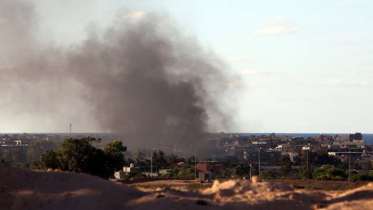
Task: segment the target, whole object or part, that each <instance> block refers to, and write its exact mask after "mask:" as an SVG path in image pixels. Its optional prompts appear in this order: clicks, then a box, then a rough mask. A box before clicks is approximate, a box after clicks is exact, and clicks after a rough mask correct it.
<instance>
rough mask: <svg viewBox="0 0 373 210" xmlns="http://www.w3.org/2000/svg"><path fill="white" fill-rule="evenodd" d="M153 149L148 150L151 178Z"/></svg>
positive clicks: (151, 174)
mask: <svg viewBox="0 0 373 210" xmlns="http://www.w3.org/2000/svg"><path fill="white" fill-rule="evenodd" d="M153 149H154V148H152V149H151V150H150V157H151V158H150V176H153Z"/></svg>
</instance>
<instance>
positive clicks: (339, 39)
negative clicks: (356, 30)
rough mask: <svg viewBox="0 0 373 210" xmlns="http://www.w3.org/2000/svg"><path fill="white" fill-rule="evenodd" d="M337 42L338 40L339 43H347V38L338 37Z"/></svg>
mask: <svg viewBox="0 0 373 210" xmlns="http://www.w3.org/2000/svg"><path fill="white" fill-rule="evenodd" d="M335 41H336V42H338V43H339V44H345V43H347V40H346V39H345V38H341V37H340V38H336V39H335Z"/></svg>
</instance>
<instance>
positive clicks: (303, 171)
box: [0, 137, 373, 181]
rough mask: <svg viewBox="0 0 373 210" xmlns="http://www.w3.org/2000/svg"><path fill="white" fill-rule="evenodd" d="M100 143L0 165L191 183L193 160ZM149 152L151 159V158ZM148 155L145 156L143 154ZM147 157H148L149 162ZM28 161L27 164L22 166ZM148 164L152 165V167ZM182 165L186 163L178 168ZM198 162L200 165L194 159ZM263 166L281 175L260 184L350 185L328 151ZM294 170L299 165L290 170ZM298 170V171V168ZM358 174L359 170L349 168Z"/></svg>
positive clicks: (17, 156) (61, 144)
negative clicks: (155, 175)
mask: <svg viewBox="0 0 373 210" xmlns="http://www.w3.org/2000/svg"><path fill="white" fill-rule="evenodd" d="M100 141H101V140H100V139H96V138H92V137H85V138H81V139H75V138H69V139H66V140H64V141H61V140H57V141H48V140H35V141H33V142H32V143H31V144H30V145H29V147H28V150H25V151H23V150H22V149H21V148H20V149H17V150H14V151H12V152H11V153H8V154H0V157H1V162H10V163H24V165H23V166H25V167H31V168H36V169H48V168H52V169H60V170H66V171H72V172H82V173H88V174H92V175H95V176H100V177H104V178H108V177H111V176H113V174H114V172H115V171H118V170H121V169H122V167H123V166H125V165H129V164H130V163H135V165H136V167H137V168H138V169H139V170H138V173H130V174H128V175H127V177H128V178H131V177H136V176H138V177H141V176H144V175H143V174H142V173H141V172H150V171H151V167H150V166H151V165H152V166H153V171H154V172H155V171H158V170H159V169H168V171H167V172H165V173H162V174H161V177H165V178H178V179H194V177H195V171H194V168H193V166H194V162H195V157H194V156H190V157H189V158H181V157H178V156H177V155H175V154H166V153H165V152H163V151H161V150H156V151H155V150H152V151H149V150H139V151H135V152H134V153H131V154H129V153H127V158H125V157H124V152H126V151H127V148H126V147H125V146H123V145H122V142H121V141H114V142H112V143H109V144H107V145H106V146H104V147H103V148H102V149H100V148H99V147H98V145H100V143H101V142H100ZM150 152H151V153H152V155H150ZM145 154H147V155H145ZM150 157H151V158H150ZM26 160H27V162H28V163H26ZM151 162H152V163H151ZM180 162H184V163H185V164H181V165H180V164H178V163H180ZM197 162H198V160H197ZM222 165H223V173H222V174H220V175H218V176H217V178H239V177H246V178H248V177H249V176H250V174H251V175H258V174H259V165H258V164H255V163H249V162H241V163H235V162H225V163H222ZM267 165H272V166H279V167H280V169H279V170H263V169H262V170H261V172H260V177H261V178H264V179H314V180H348V177H349V171H348V165H347V164H346V163H345V162H341V160H340V159H338V158H336V157H333V156H329V155H328V153H327V152H325V151H320V152H309V153H308V154H306V153H301V154H299V155H298V156H296V157H294V159H293V160H291V158H290V157H289V156H288V155H282V156H281V157H280V158H279V159H274V160H270V161H268V163H267ZM293 166H298V168H294V167H293ZM299 166H300V168H299ZM352 168H354V169H359V166H353V167H352ZM350 179H351V181H368V180H369V181H371V180H373V173H369V170H367V171H366V173H363V174H361V173H360V174H357V173H356V171H354V170H352V172H351V177H350Z"/></svg>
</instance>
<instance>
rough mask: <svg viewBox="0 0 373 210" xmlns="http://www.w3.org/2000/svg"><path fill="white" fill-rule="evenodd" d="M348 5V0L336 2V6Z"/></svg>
mask: <svg viewBox="0 0 373 210" xmlns="http://www.w3.org/2000/svg"><path fill="white" fill-rule="evenodd" d="M346 5H347V1H341V2H338V3H336V4H334V6H336V7H344V6H346Z"/></svg>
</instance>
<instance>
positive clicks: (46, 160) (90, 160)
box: [36, 137, 127, 178]
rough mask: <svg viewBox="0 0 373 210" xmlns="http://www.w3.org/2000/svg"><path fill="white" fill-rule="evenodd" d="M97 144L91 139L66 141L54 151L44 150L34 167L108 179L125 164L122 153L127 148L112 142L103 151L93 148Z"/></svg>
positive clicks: (96, 141) (98, 140)
mask: <svg viewBox="0 0 373 210" xmlns="http://www.w3.org/2000/svg"><path fill="white" fill-rule="evenodd" d="M99 142H100V139H95V138H91V137H86V138H82V139H73V138H69V139H66V140H65V141H64V142H63V144H62V146H60V147H58V148H57V149H56V150H52V149H48V150H46V151H45V152H44V153H43V154H42V155H41V156H40V160H39V162H37V163H36V164H38V165H36V167H40V168H43V169H47V168H52V169H57V168H58V169H61V170H66V171H72V172H82V173H88V174H92V175H95V176H100V177H104V178H108V177H110V176H111V175H112V174H113V173H114V171H116V170H119V169H121V168H122V167H123V165H124V164H125V161H124V155H123V152H125V151H126V150H127V148H126V147H125V146H123V145H122V142H121V141H116V142H112V143H110V144H108V145H106V146H105V147H104V149H103V150H102V149H99V148H96V147H95V146H93V144H95V143H96V144H97V143H99Z"/></svg>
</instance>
